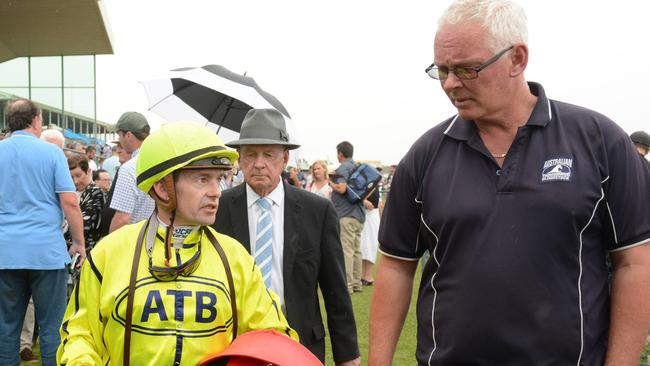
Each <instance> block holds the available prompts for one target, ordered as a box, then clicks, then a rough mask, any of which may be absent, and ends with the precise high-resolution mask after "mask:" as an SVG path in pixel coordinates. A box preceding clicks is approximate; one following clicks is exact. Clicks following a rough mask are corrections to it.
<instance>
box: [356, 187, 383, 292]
mask: <svg viewBox="0 0 650 366" xmlns="http://www.w3.org/2000/svg"><path fill="white" fill-rule="evenodd" d="M379 207H381V199H380V195H379V188H375V190H373V191H372V192H371V193H370V194H369V195H368V197H366V199H364V200H363V210H364V211H365V213H366V222H364V224H363V231H362V232H361V259H362V262H361V263H362V265H361V284H362V285H364V286H372V284H373V282H374V278H373V275H372V266H373V265H374V264H375V259H376V258H377V246H378V245H379V221H380V215H379Z"/></svg>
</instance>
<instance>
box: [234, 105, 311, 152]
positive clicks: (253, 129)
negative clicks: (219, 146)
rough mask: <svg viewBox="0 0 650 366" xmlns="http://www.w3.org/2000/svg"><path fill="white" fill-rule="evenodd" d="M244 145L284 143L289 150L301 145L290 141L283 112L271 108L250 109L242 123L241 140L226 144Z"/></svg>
mask: <svg viewBox="0 0 650 366" xmlns="http://www.w3.org/2000/svg"><path fill="white" fill-rule="evenodd" d="M243 145H283V146H286V147H287V148H288V149H289V150H293V149H297V148H299V147H300V145H298V144H295V143H293V142H291V141H290V139H289V134H288V133H287V127H286V124H285V122H284V117H283V116H282V113H280V112H278V111H277V110H275V109H270V108H269V109H251V110H250V111H248V113H246V117H244V121H243V122H242V125H241V130H240V132H239V140H235V141H230V142H228V143H227V144H226V146H228V147H234V148H238V147H240V146H243Z"/></svg>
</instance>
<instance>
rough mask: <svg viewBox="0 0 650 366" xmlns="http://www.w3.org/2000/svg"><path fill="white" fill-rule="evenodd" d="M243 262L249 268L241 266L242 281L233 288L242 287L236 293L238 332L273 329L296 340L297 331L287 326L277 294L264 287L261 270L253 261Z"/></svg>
mask: <svg viewBox="0 0 650 366" xmlns="http://www.w3.org/2000/svg"><path fill="white" fill-rule="evenodd" d="M246 255H248V253H246ZM250 259H252V257H250ZM245 262H247V264H248V265H249V270H246V268H245V267H244V268H243V272H244V276H243V278H244V280H243V283H240V284H239V287H237V288H236V290H235V291H237V290H239V289H243V291H239V293H237V294H236V297H237V308H238V313H237V314H238V317H239V326H238V328H237V329H238V334H243V333H246V332H248V331H252V330H258V329H274V330H276V331H278V332H280V333H282V334H285V335H287V336H289V337H291V338H292V339H294V340H295V341H298V340H299V339H298V333H296V331H295V330H293V329H291V327H289V322H287V319H286V318H285V317H284V314H283V313H282V309H281V308H280V299H279V297H278V295H277V294H276V293H275V292H273V291H272V290H269V289H267V288H266V286H265V285H264V280H263V279H262V272H260V269H259V268H258V267H257V266H256V265H255V264H254V261H252V260H251V261H245Z"/></svg>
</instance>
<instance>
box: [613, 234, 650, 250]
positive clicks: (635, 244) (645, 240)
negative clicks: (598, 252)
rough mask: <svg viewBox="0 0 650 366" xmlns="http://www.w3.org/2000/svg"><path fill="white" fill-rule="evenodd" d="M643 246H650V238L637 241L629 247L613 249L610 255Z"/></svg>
mask: <svg viewBox="0 0 650 366" xmlns="http://www.w3.org/2000/svg"><path fill="white" fill-rule="evenodd" d="M643 244H650V238H645V239H643V240H641V241H637V242H636V243H632V244H630V245H627V246H624V247H621V248H616V249H612V250H610V251H609V252H610V253H612V252H620V251H621V250H625V249H630V248H634V247H638V246H639V245H643Z"/></svg>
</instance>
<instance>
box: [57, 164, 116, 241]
mask: <svg viewBox="0 0 650 366" xmlns="http://www.w3.org/2000/svg"><path fill="white" fill-rule="evenodd" d="M68 168H69V169H70V175H72V180H73V181H74V185H75V187H76V188H77V194H78V195H79V206H80V207H81V216H82V217H83V221H84V239H85V240H86V253H87V252H88V251H90V250H91V249H92V248H93V247H94V246H95V244H96V243H97V242H98V241H99V239H100V234H99V233H100V231H99V225H100V224H101V215H100V213H101V211H102V208H103V207H104V205H105V204H106V198H105V196H104V193H103V192H102V190H101V189H100V188H99V187H97V186H96V185H95V183H94V182H93V181H92V171H91V170H90V167H89V165H88V158H87V157H86V156H85V155H76V156H73V157H70V158H68ZM67 237H68V234H67V233H66V239H67Z"/></svg>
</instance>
